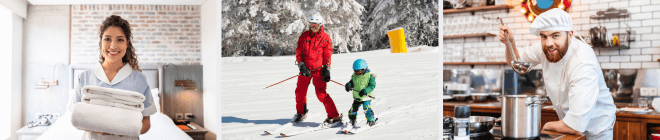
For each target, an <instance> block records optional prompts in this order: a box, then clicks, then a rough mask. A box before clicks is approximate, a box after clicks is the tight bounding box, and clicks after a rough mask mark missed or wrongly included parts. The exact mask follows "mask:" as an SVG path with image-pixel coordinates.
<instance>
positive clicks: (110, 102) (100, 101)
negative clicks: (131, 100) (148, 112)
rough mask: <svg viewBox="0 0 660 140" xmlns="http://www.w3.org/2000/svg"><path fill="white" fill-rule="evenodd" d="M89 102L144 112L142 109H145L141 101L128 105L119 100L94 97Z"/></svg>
mask: <svg viewBox="0 0 660 140" xmlns="http://www.w3.org/2000/svg"><path fill="white" fill-rule="evenodd" d="M88 103H89V104H93V105H102V106H109V107H118V108H123V109H128V110H133V111H137V112H142V110H144V105H143V104H142V103H140V104H138V105H128V104H124V103H121V102H118V101H117V100H106V99H94V98H92V99H90V100H89V102H88Z"/></svg>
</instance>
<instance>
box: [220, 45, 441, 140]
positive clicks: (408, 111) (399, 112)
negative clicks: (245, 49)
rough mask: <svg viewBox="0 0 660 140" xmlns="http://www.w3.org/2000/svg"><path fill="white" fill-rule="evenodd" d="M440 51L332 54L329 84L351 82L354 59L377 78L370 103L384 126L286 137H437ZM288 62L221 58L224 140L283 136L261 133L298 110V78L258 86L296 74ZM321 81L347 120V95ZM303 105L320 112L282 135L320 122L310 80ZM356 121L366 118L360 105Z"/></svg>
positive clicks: (285, 59)
mask: <svg viewBox="0 0 660 140" xmlns="http://www.w3.org/2000/svg"><path fill="white" fill-rule="evenodd" d="M438 49H439V48H437V47H426V46H422V47H411V48H408V51H409V52H408V53H401V54H395V53H390V50H375V51H368V52H357V53H350V54H333V56H332V69H331V74H332V80H334V81H337V82H339V83H341V84H345V83H346V82H348V81H349V80H350V76H351V75H352V73H353V70H352V64H353V61H355V60H356V59H365V60H366V61H367V64H368V65H369V69H371V72H372V73H375V74H377V78H376V89H375V90H374V94H375V96H376V99H375V100H374V101H373V102H372V105H371V106H372V109H373V111H374V113H375V117H377V118H379V119H378V122H379V123H385V122H387V123H388V124H386V125H383V126H381V127H378V128H374V129H372V130H368V131H365V132H362V133H359V134H355V135H344V134H341V133H340V132H339V131H340V130H341V127H336V128H329V129H325V130H321V131H317V132H311V133H307V134H302V135H298V136H293V137H287V138H284V139H333V140H342V139H351V140H353V139H439V134H438V132H439V126H438V124H439V117H440V116H438V114H439V113H438V110H439V106H438V104H439V98H438V95H439V86H438V85H439V71H438V69H439V65H438V64H439V62H438V61H439V60H438V51H437V50H438ZM412 51H415V52H412ZM294 61H295V57H294V56H280V57H223V58H222V88H221V89H222V116H223V120H222V139H225V140H247V139H282V138H280V136H279V135H268V136H263V135H262V134H263V133H264V131H272V130H274V129H276V128H279V127H280V126H281V125H283V124H285V123H287V122H288V121H290V120H291V117H292V116H293V115H294V114H295V113H296V109H295V93H294V90H295V88H296V81H297V78H292V79H290V80H288V81H286V82H282V83H280V84H278V85H275V86H272V87H270V88H268V89H263V88H265V87H267V86H270V85H272V84H274V83H277V82H279V81H281V80H284V79H287V78H290V77H292V76H295V75H296V74H297V73H298V69H297V67H296V66H295V65H294ZM327 84H328V85H327V90H326V91H327V92H328V93H329V94H330V96H331V97H332V99H333V101H334V102H335V106H336V107H337V110H338V112H339V113H343V114H344V118H343V120H344V122H347V121H348V110H349V109H350V106H351V104H352V103H353V100H352V94H351V92H346V91H345V90H344V87H343V86H339V85H338V84H336V83H333V82H328V83H327ZM307 108H308V109H309V110H310V113H319V115H316V117H307V119H306V120H305V123H303V124H301V125H296V126H293V127H290V128H288V129H285V130H284V131H282V132H283V133H285V134H286V133H287V132H296V131H300V130H304V129H307V128H313V127H316V126H318V125H319V124H320V123H321V122H322V121H323V120H324V119H325V118H326V116H327V114H326V112H325V108H324V106H323V104H322V103H321V102H319V101H318V99H317V98H316V94H315V91H314V86H313V84H311V83H310V86H309V88H308V90H307ZM357 119H358V121H360V120H364V119H365V116H364V111H363V110H362V107H360V110H359V111H358V116H357ZM278 134H279V133H278Z"/></svg>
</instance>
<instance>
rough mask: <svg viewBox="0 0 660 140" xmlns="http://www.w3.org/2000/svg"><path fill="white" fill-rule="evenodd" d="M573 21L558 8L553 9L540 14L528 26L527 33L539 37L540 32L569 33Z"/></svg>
mask: <svg viewBox="0 0 660 140" xmlns="http://www.w3.org/2000/svg"><path fill="white" fill-rule="evenodd" d="M571 30H573V20H572V19H571V15H569V14H568V13H566V12H565V11H564V10H561V9H559V8H553V9H550V10H548V11H545V12H543V13H541V15H539V16H538V17H536V19H534V22H532V24H531V25H530V26H529V33H531V34H532V35H537V36H538V35H540V34H541V31H571Z"/></svg>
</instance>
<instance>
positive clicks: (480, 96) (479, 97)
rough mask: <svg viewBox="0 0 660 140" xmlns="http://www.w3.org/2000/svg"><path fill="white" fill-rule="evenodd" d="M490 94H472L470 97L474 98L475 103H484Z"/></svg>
mask: <svg viewBox="0 0 660 140" xmlns="http://www.w3.org/2000/svg"><path fill="white" fill-rule="evenodd" d="M489 95H490V94H488V93H471V94H470V96H471V97H472V101H475V102H483V101H486V98H488V96H489Z"/></svg>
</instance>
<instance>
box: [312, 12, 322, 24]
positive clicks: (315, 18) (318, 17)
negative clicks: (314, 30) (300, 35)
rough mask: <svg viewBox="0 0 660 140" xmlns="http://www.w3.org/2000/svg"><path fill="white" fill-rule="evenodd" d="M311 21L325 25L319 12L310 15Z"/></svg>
mask: <svg viewBox="0 0 660 140" xmlns="http://www.w3.org/2000/svg"><path fill="white" fill-rule="evenodd" d="M309 23H310V24H311V23H316V24H319V25H323V17H322V16H321V15H319V14H314V15H312V16H311V17H309Z"/></svg>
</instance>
